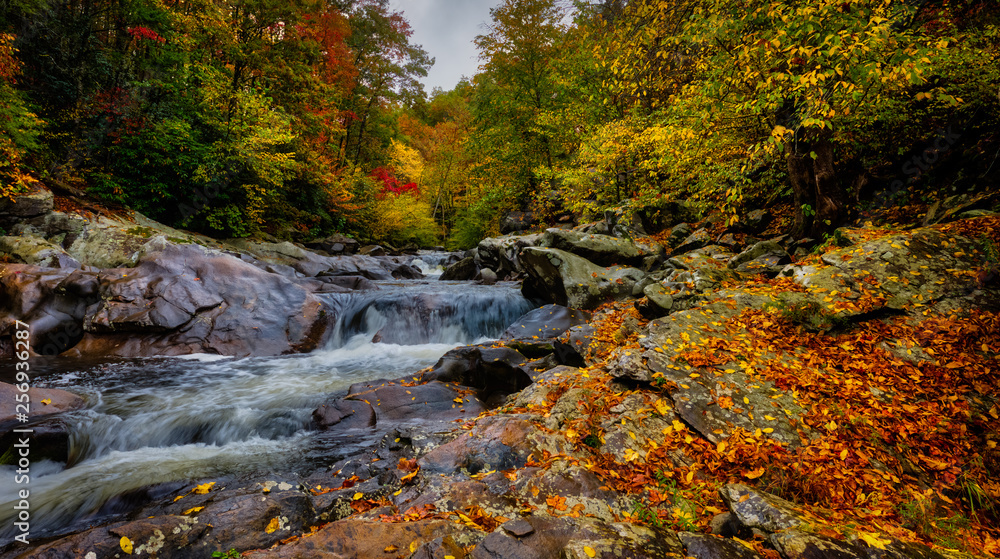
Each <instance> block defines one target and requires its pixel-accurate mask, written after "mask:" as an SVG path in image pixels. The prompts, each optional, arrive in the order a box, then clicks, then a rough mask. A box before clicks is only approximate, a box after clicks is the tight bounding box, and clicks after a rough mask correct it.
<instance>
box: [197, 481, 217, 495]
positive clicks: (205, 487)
mask: <svg viewBox="0 0 1000 559" xmlns="http://www.w3.org/2000/svg"><path fill="white" fill-rule="evenodd" d="M213 485H215V482H214V481H210V482H208V483H203V484H201V485H199V486H198V487H195V488H194V489H193V490H192V492H194V493H195V494H197V495H204V494H206V493H208V492H209V491H211V490H212V486H213Z"/></svg>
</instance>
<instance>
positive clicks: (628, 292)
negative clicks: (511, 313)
mask: <svg viewBox="0 0 1000 559" xmlns="http://www.w3.org/2000/svg"><path fill="white" fill-rule="evenodd" d="M521 262H522V264H523V265H524V269H525V273H526V274H527V276H528V277H527V278H526V279H525V280H524V283H523V284H522V288H521V291H522V293H524V296H525V297H527V298H528V299H534V300H540V301H547V302H550V303H556V304H558V305H563V306H567V307H573V308H578V309H592V308H596V307H597V306H599V305H600V304H602V303H605V302H607V301H610V300H621V299H627V298H630V297H631V296H632V287H633V286H634V285H635V284H636V283H637V282H639V281H640V280H642V278H643V277H644V276H645V273H644V272H642V271H641V270H638V269H636V268H619V267H613V268H604V267H601V266H598V265H596V264H594V263H592V262H590V261H589V260H586V259H584V258H581V257H579V256H576V255H574V254H570V253H568V252H565V251H562V250H559V249H554V248H526V249H524V250H523V251H522V252H521Z"/></svg>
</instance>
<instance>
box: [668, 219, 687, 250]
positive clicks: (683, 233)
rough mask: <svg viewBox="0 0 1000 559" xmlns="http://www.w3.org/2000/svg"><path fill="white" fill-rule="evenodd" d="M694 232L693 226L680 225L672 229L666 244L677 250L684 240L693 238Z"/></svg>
mask: <svg viewBox="0 0 1000 559" xmlns="http://www.w3.org/2000/svg"><path fill="white" fill-rule="evenodd" d="M692 232H693V230H692V229H691V226H690V225H688V224H687V223H678V224H677V225H675V226H674V227H673V228H672V229H670V235H668V236H667V240H666V244H667V246H668V247H670V248H677V247H679V246H681V243H683V242H684V239H686V238H688V237H689V236H691V233H692Z"/></svg>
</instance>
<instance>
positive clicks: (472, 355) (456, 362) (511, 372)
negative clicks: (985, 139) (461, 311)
mask: <svg viewBox="0 0 1000 559" xmlns="http://www.w3.org/2000/svg"><path fill="white" fill-rule="evenodd" d="M527 361H528V360H527V359H525V357H524V356H523V355H521V354H520V353H518V352H517V351H515V350H513V349H509V348H503V347H500V348H491V347H483V346H463V347H459V348H455V349H453V350H451V351H449V352H448V353H445V354H444V355H443V356H442V357H441V359H439V360H438V362H437V363H436V364H435V365H434V367H432V368H431V370H430V371H428V372H426V373H423V374H422V375H421V377H420V380H421V381H422V382H428V381H432V380H438V381H442V382H454V383H458V384H461V385H462V386H468V387H470V388H473V389H475V390H476V393H477V395H478V396H479V399H480V400H481V401H483V402H486V403H487V405H488V406H493V405H495V404H498V403H499V402H500V401H502V400H503V399H504V398H505V397H506V396H507V395H508V394H513V393H515V392H518V391H520V390H521V389H523V388H524V387H526V386H528V385H530V384H531V376H530V374H529V372H528V371H527V370H526V369H525V368H524V367H522V365H524V364H525V363H526V362H527Z"/></svg>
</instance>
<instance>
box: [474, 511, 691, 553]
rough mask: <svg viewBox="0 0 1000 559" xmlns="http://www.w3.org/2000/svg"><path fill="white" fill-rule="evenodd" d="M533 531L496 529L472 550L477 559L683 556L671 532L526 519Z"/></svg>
mask: <svg viewBox="0 0 1000 559" xmlns="http://www.w3.org/2000/svg"><path fill="white" fill-rule="evenodd" d="M524 521H525V522H527V523H528V524H530V525H531V527H532V528H533V530H532V532H531V533H529V534H527V535H525V536H521V537H518V536H515V535H513V534H511V533H509V532H507V531H506V530H496V531H494V532H493V533H491V534H489V535H488V536H486V538H484V539H483V541H482V542H480V544H479V545H478V546H476V548H475V549H474V550H473V551H472V554H471V555H470V557H473V558H476V559H550V558H552V557H562V558H566V559H589V558H591V557H602V558H603V557H608V558H611V557H634V558H637V559H638V558H650V559H652V558H654V557H681V556H682V555H681V553H682V552H683V547H682V546H681V544H680V542H679V541H678V540H677V537H676V536H674V535H673V534H672V533H670V532H667V531H665V530H663V531H657V530H652V529H649V528H644V527H641V526H634V525H630V524H625V523H607V522H601V521H598V520H593V519H588V518H550V517H543V516H530V517H528V518H525V519H524Z"/></svg>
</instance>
